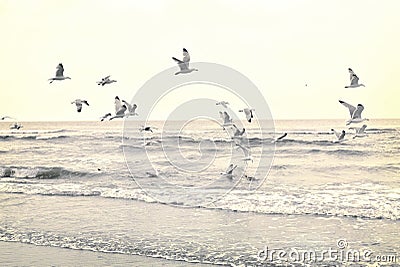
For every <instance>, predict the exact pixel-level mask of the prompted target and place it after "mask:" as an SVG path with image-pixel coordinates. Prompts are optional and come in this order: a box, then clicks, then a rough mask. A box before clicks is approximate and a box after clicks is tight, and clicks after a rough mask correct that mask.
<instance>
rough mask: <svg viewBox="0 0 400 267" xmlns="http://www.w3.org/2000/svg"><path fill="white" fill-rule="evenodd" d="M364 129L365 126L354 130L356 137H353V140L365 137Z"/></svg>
mask: <svg viewBox="0 0 400 267" xmlns="http://www.w3.org/2000/svg"><path fill="white" fill-rule="evenodd" d="M366 128H367V125H366V124H364V125H363V126H361V128H356V135H354V136H353V139H355V138H357V137H365V136H367V134H366V133H365V129H366Z"/></svg>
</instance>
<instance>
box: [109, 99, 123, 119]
mask: <svg viewBox="0 0 400 267" xmlns="http://www.w3.org/2000/svg"><path fill="white" fill-rule="evenodd" d="M116 102H117V101H116ZM115 107H117V105H115ZM126 109H127V108H126V106H125V105H122V106H121V107H120V109H119V110H118V111H117V112H115V116H112V117H110V121H111V120H113V119H117V118H123V117H125V111H126Z"/></svg>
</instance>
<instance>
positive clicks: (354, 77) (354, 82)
mask: <svg viewBox="0 0 400 267" xmlns="http://www.w3.org/2000/svg"><path fill="white" fill-rule="evenodd" d="M350 84H351V85H358V77H357V75H356V74H353V75H350Z"/></svg>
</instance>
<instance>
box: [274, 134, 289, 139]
mask: <svg viewBox="0 0 400 267" xmlns="http://www.w3.org/2000/svg"><path fill="white" fill-rule="evenodd" d="M286 135H287V133H284V134H282V135H281V136H279V137H278V138H277V139H276V140H277V141H279V140H282V139H283V138H285V137H286Z"/></svg>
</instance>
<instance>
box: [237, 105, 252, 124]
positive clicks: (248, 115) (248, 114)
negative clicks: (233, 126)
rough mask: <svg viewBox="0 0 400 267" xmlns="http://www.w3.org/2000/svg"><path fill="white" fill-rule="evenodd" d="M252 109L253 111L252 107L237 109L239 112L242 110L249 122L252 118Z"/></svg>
mask: <svg viewBox="0 0 400 267" xmlns="http://www.w3.org/2000/svg"><path fill="white" fill-rule="evenodd" d="M253 111H255V109H254V108H244V109H241V110H239V112H244V114H245V115H246V120H247V121H248V122H251V119H252V118H253Z"/></svg>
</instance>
